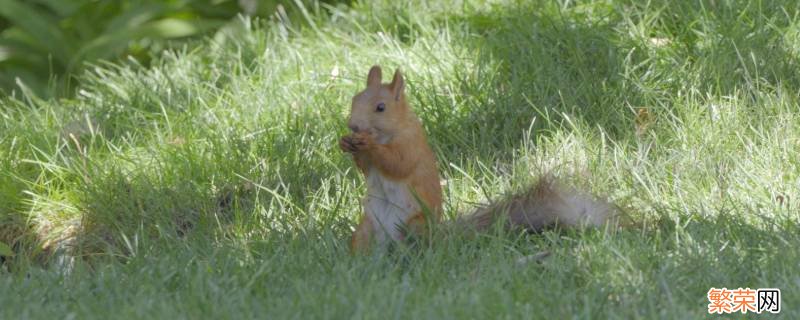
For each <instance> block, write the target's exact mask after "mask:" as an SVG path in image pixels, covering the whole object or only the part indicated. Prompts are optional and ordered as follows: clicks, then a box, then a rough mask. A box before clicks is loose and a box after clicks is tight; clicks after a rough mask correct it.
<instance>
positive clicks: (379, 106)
mask: <svg viewBox="0 0 800 320" xmlns="http://www.w3.org/2000/svg"><path fill="white" fill-rule="evenodd" d="M383 110H386V104H384V103H383V102H381V103H379V104H378V105H377V106H376V107H375V111H378V112H383Z"/></svg>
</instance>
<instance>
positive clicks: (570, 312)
mask: <svg viewBox="0 0 800 320" xmlns="http://www.w3.org/2000/svg"><path fill="white" fill-rule="evenodd" d="M291 6H296V5H295V4H291ZM295 9H296V10H299V12H301V13H302V14H301V15H298V18H294V19H293V20H292V19H288V18H287V17H286V16H284V15H280V14H279V15H276V16H275V17H273V18H271V19H264V20H255V19H253V20H251V19H247V18H243V19H242V20H241V22H240V23H238V24H236V25H231V26H228V27H226V28H224V29H222V30H220V31H219V32H218V33H217V34H215V35H213V36H209V37H208V38H206V39H204V40H199V41H197V42H196V43H191V44H187V45H185V46H183V48H182V49H178V50H172V51H167V52H163V53H162V54H160V55H159V56H157V57H154V58H153V60H152V61H151V62H150V65H149V66H143V65H141V64H139V63H137V62H136V61H135V60H132V59H131V60H123V61H120V62H113V63H98V64H97V65H95V66H92V67H89V68H87V71H86V72H85V73H83V74H82V75H81V76H80V85H79V88H78V89H77V91H76V94H75V96H74V97H65V98H58V99H55V98H53V99H40V98H38V97H36V96H35V95H34V94H33V93H32V92H31V91H30V90H27V89H26V88H25V87H24V86H20V87H18V89H17V90H15V91H14V92H10V93H9V94H8V95H7V96H6V97H1V98H0V243H3V244H6V245H7V246H8V247H10V248H7V249H11V251H13V256H9V255H8V252H6V253H5V254H4V253H3V252H2V250H0V254H4V255H6V256H5V257H3V260H4V262H3V263H2V266H0V318H2V319H17V318H41V319H52V318H67V319H90V318H100V319H107V318H137V319H140V318H148V319H149V318H163V319H195V318H214V319H217V318H223V319H227V318H229V319H239V318H278V319H279V318H297V319H313V318H335V319H342V318H344V319H349V318H357V319H360V318H366V319H375V318H387V319H388V318H392V319H394V318H403V319H420V318H429V319H487V318H505V319H517V318H542V319H561V318H600V319H603V318H645V319H651V318H675V319H686V318H705V317H708V316H709V315H708V313H707V306H708V303H709V301H708V299H707V292H708V290H709V289H710V288H712V287H715V288H722V287H725V288H729V289H731V288H739V287H742V288H748V287H749V288H752V289H756V288H779V289H781V292H782V305H781V309H782V310H781V313H780V314H779V315H772V316H770V315H762V317H769V318H772V317H781V318H787V319H788V318H798V317H800V311H798V310H800V309H798V308H796V306H797V304H798V303H800V274H798V270H800V250H798V249H797V248H798V247H800V224H799V223H800V214H799V212H800V202H798V201H800V105H798V100H799V99H800V3H798V2H796V1H793V0H786V1H744V0H741V1H740V0H705V1H699V0H692V1H669V0H652V1H636V0H628V1H610V0H609V1H545V0H541V1H472V0H464V1H430V2H427V1H412V2H410V3H405V2H404V1H388V0H387V1H373V2H363V3H354V4H352V5H351V6H344V5H339V6H327V5H313V4H312V5H307V6H302V7H301V8H295ZM374 64H380V65H381V66H383V68H384V70H385V71H384V74H386V73H389V74H390V73H391V71H389V70H393V69H394V68H400V69H401V70H402V71H403V72H404V73H405V75H406V92H407V94H408V96H409V99H410V102H411V104H412V106H413V107H414V108H415V110H416V112H417V114H418V115H419V116H420V118H421V119H422V120H423V122H424V125H425V129H426V131H427V133H428V135H429V140H430V142H431V145H432V147H433V149H434V151H435V152H436V153H437V156H438V161H439V168H440V170H441V172H442V178H443V180H444V181H443V185H444V197H445V203H446V205H445V211H446V215H447V216H448V217H449V218H450V219H452V218H454V217H457V216H458V215H459V214H462V213H464V212H467V211H469V209H470V208H472V207H474V206H475V205H476V204H479V203H486V202H488V201H489V199H492V198H495V197H497V196H500V195H502V194H505V193H508V192H512V191H513V190H517V189H519V188H521V187H524V186H525V185H527V184H530V183H531V182H532V181H534V180H535V179H536V177H538V176H539V175H542V174H551V175H553V176H556V177H559V178H560V179H562V180H563V181H565V182H566V183H568V184H570V185H573V186H576V187H579V188H583V189H586V190H589V191H591V192H593V193H595V194H597V195H599V196H600V197H603V198H606V199H608V200H609V201H612V202H613V203H615V204H616V205H617V206H618V207H619V208H620V209H621V210H622V211H623V212H624V216H625V217H626V221H627V222H626V223H625V226H624V227H622V228H619V229H617V228H611V227H609V228H602V229H595V230H586V231H574V230H565V231H547V232H544V233H541V234H534V235H525V234H516V233H510V232H501V231H493V232H489V233H487V234H485V235H481V236H479V237H466V236H460V235H457V234H439V235H434V236H433V239H434V241H432V243H429V244H423V245H420V246H417V247H412V248H403V247H401V248H398V250H396V251H394V252H391V253H389V254H376V255H370V256H352V255H350V254H349V250H348V240H349V236H350V233H351V232H352V229H353V227H354V225H355V223H356V219H357V218H358V215H359V214H360V203H359V199H360V198H361V196H362V195H363V194H364V192H365V186H364V181H363V179H362V177H361V176H360V175H359V173H358V172H357V170H356V169H355V167H354V165H353V163H352V161H351V160H350V159H349V158H348V156H346V155H345V154H343V153H342V152H341V151H340V150H339V149H338V146H337V140H338V138H339V137H340V136H342V135H345V134H346V133H347V127H346V118H347V113H348V112H349V107H350V98H351V97H352V95H353V94H354V93H355V92H357V91H359V90H361V89H362V88H363V86H364V85H365V82H366V74H367V71H368V70H369V67H370V66H372V65H374ZM384 80H385V81H388V80H389V79H384ZM0 249H2V248H0ZM5 251H8V250H5ZM543 251H547V252H549V253H550V255H549V256H548V257H546V258H544V259H543V260H541V261H538V262H531V261H527V262H526V261H525V259H524V258H525V257H526V256H529V255H533V254H536V253H539V252H543Z"/></svg>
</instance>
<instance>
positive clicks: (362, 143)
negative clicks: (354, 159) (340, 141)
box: [350, 131, 375, 151]
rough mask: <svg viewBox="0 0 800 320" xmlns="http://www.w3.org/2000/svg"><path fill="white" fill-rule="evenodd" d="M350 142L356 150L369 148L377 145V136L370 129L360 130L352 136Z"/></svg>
mask: <svg viewBox="0 0 800 320" xmlns="http://www.w3.org/2000/svg"><path fill="white" fill-rule="evenodd" d="M350 142H351V143H352V145H353V147H355V149H356V151H363V150H369V149H372V147H373V146H375V136H374V134H373V133H372V132H370V131H359V132H356V133H353V134H352V135H351V136H350Z"/></svg>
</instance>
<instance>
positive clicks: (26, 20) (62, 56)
mask: <svg viewBox="0 0 800 320" xmlns="http://www.w3.org/2000/svg"><path fill="white" fill-rule="evenodd" d="M0 16H2V17H4V18H6V19H8V20H9V21H11V22H12V23H13V24H14V25H16V26H17V27H18V28H20V29H22V30H23V31H25V32H26V33H28V34H30V35H31V36H32V37H34V38H35V39H36V40H37V44H38V45H39V46H41V47H43V48H47V50H48V51H50V53H51V54H52V57H53V59H56V60H59V61H62V62H64V63H66V62H67V61H69V56H70V52H71V50H70V48H69V44H68V43H67V41H66V38H65V36H64V34H63V33H62V32H61V31H60V30H59V28H58V26H57V21H51V20H53V19H49V18H48V17H46V16H44V15H42V14H40V13H39V12H38V11H37V10H36V9H34V8H32V7H31V6H30V5H28V4H25V3H23V2H20V1H15V0H0Z"/></svg>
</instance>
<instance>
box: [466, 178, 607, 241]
mask: <svg viewBox="0 0 800 320" xmlns="http://www.w3.org/2000/svg"><path fill="white" fill-rule="evenodd" d="M614 215H615V209H614V208H613V207H612V206H611V204H609V203H608V202H606V201H602V200H599V199H596V198H595V197H593V196H592V195H590V194H588V193H586V192H582V191H579V190H576V189H574V188H570V187H567V186H564V185H562V184H560V183H558V182H557V181H556V180H554V179H553V178H551V177H542V178H540V179H539V181H538V182H537V183H536V184H534V185H533V186H532V187H530V188H528V189H526V190H524V191H523V192H520V193H517V194H514V195H511V196H508V197H505V198H503V199H501V200H499V201H496V202H494V203H492V204H490V205H488V206H484V207H481V208H478V209H476V210H475V211H474V212H472V213H471V214H469V215H467V216H465V217H463V218H461V219H460V220H459V224H463V225H466V226H468V227H471V228H475V229H476V230H477V231H482V230H486V229H488V228H489V227H491V226H492V225H494V224H495V223H496V222H499V221H502V222H503V223H505V224H506V227H509V228H512V229H525V230H527V231H529V232H539V231H541V230H542V229H545V228H549V227H553V226H555V225H558V226H566V227H578V226H600V225H602V224H604V223H606V222H607V221H609V220H610V219H612V218H613V217H614Z"/></svg>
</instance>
